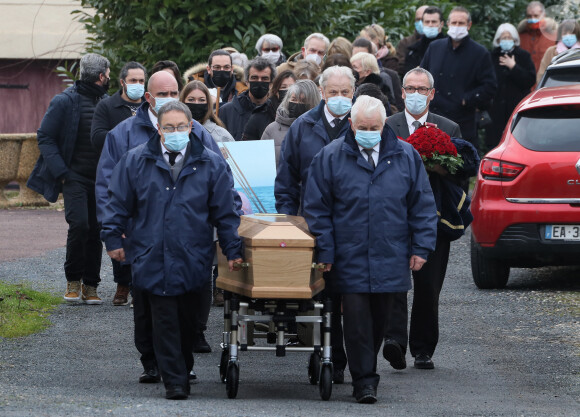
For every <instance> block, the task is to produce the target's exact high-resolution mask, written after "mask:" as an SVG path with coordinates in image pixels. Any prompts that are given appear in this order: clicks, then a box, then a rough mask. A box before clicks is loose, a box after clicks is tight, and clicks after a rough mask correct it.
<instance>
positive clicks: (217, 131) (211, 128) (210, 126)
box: [202, 119, 234, 143]
mask: <svg viewBox="0 0 580 417" xmlns="http://www.w3.org/2000/svg"><path fill="white" fill-rule="evenodd" d="M202 126H203V127H205V130H207V131H208V132H209V134H210V135H211V137H212V138H213V140H215V141H216V143H220V142H233V141H234V138H233V137H232V135H230V132H228V131H227V130H226V129H224V128H223V127H221V126H219V125H217V124H216V123H214V122H212V121H211V120H209V119H207V120H206V121H205V123H204V124H203V125H202Z"/></svg>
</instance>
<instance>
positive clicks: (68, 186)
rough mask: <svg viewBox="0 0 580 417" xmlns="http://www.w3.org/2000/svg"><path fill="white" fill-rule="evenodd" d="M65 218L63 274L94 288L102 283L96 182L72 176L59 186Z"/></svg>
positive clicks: (76, 175) (68, 279) (75, 175)
mask: <svg viewBox="0 0 580 417" xmlns="http://www.w3.org/2000/svg"><path fill="white" fill-rule="evenodd" d="M62 195H63V197H64V215H65V219H66V222H67V223H68V234H67V239H66V259H65V262H64V273H65V276H66V280H67V281H81V280H82V281H83V282H84V284H85V285H91V286H94V287H96V286H97V285H99V282H100V281H101V277H100V272H101V257H102V253H103V243H102V242H101V239H100V237H99V226H98V223H97V214H96V209H97V206H96V201H95V181H94V180H92V181H91V180H90V179H88V178H85V177H82V176H80V175H78V174H75V173H71V178H70V179H68V180H66V181H65V183H64V184H63V185H62Z"/></svg>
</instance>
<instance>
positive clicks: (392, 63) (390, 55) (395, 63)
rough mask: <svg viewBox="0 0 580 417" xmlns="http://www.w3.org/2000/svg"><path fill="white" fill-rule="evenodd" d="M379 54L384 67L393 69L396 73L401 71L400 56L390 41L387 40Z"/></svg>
mask: <svg viewBox="0 0 580 417" xmlns="http://www.w3.org/2000/svg"><path fill="white" fill-rule="evenodd" d="M385 52H386V54H385ZM377 54H378V55H379V56H380V58H379V61H381V63H382V64H383V67H385V68H389V69H392V70H393V71H394V72H395V73H397V71H399V58H398V57H397V51H396V50H395V47H394V46H393V45H392V44H391V43H390V42H387V43H386V44H385V46H383V47H382V48H381V49H379V51H378V52H377Z"/></svg>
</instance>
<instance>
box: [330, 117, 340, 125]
mask: <svg viewBox="0 0 580 417" xmlns="http://www.w3.org/2000/svg"><path fill="white" fill-rule="evenodd" d="M332 123H334V127H338V125H339V124H340V119H339V118H338V117H337V118H336V119H334V120H333V121H332Z"/></svg>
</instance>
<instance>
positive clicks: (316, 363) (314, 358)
mask: <svg viewBox="0 0 580 417" xmlns="http://www.w3.org/2000/svg"><path fill="white" fill-rule="evenodd" d="M319 375H320V355H319V354H318V353H317V352H314V353H311V354H310V360H309V361H308V381H310V383H311V384H312V385H316V384H318V377H319ZM331 379H332V378H331Z"/></svg>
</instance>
